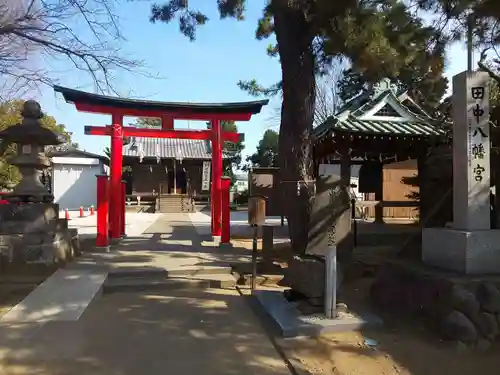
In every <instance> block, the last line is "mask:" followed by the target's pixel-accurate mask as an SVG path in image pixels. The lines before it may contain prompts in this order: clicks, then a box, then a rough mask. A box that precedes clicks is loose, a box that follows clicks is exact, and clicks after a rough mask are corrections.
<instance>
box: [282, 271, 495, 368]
mask: <svg viewBox="0 0 500 375" xmlns="http://www.w3.org/2000/svg"><path fill="white" fill-rule="evenodd" d="M370 283H371V280H370V279H362V280H360V281H358V282H356V283H350V284H349V287H348V289H349V290H348V291H346V295H347V294H348V295H349V296H350V297H353V295H355V294H356V296H354V300H358V303H357V302H354V303H355V304H356V305H358V306H359V301H360V300H361V299H364V300H365V303H366V301H367V300H368V299H367V298H366V295H367V293H368V290H369V285H370ZM379 315H381V316H382V317H383V319H384V322H385V325H384V327H382V328H380V329H377V330H372V331H365V332H346V333H339V334H333V335H326V336H324V337H321V338H319V339H293V340H281V344H282V345H283V348H284V349H285V351H286V352H287V355H288V356H290V357H292V358H295V359H296V360H298V361H299V362H301V363H302V365H303V366H304V367H305V368H306V369H307V370H308V371H309V372H310V373H312V374H325V375H446V374H449V375H475V374H478V375H479V374H480V375H496V374H498V373H499V368H500V356H499V350H500V345H494V346H492V347H490V348H489V349H488V350H486V351H478V350H472V349H468V348H465V347H464V346H462V345H458V344H456V343H450V342H445V341H442V340H439V339H438V338H437V337H436V336H435V335H433V334H432V333H431V332H429V331H428V329H426V328H424V327H423V326H422V325H419V324H418V322H416V321H405V320H401V319H398V317H394V316H389V315H385V314H383V313H379Z"/></svg>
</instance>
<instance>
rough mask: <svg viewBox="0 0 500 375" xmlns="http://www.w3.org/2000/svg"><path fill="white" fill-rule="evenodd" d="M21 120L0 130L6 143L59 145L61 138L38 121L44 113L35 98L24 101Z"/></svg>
mask: <svg viewBox="0 0 500 375" xmlns="http://www.w3.org/2000/svg"><path fill="white" fill-rule="evenodd" d="M21 114H22V116H23V121H22V122H21V123H20V124H16V125H14V126H10V127H8V128H7V129H5V130H3V131H0V139H2V140H3V141H4V142H6V143H19V144H36V145H40V146H48V145H59V144H61V143H63V140H62V139H60V137H59V136H58V135H57V134H56V133H54V132H53V131H51V130H49V129H47V128H44V127H43V126H42V124H41V122H40V119H41V118H43V116H44V114H43V112H42V109H41V107H40V104H39V103H38V102H36V101H35V100H28V101H26V102H25V103H24V106H23V111H22V113H21Z"/></svg>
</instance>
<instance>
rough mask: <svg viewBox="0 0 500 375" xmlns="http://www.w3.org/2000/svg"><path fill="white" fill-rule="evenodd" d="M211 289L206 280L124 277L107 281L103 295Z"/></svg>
mask: <svg viewBox="0 0 500 375" xmlns="http://www.w3.org/2000/svg"><path fill="white" fill-rule="evenodd" d="M209 287H210V283H209V282H208V281H206V280H189V279H167V278H162V279H160V278H151V277H123V278H113V279H109V280H107V281H106V282H105V283H104V285H103V288H102V291H103V293H119V292H145V291H151V290H197V289H206V288H209Z"/></svg>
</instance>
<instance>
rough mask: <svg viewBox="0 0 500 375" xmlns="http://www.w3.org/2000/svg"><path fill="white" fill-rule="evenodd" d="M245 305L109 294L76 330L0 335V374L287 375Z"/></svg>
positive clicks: (62, 327) (216, 294)
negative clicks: (0, 359) (0, 365)
mask: <svg viewBox="0 0 500 375" xmlns="http://www.w3.org/2000/svg"><path fill="white" fill-rule="evenodd" d="M244 298H245V297H241V296H239V295H238V294H237V293H236V292H235V291H227V290H226V291H222V290H206V291H183V292H176V294H168V295H167V294H149V295H141V294H138V293H137V294H129V293H124V294H112V295H107V296H103V297H102V298H101V299H99V300H97V301H95V302H94V303H93V304H92V305H91V306H90V308H89V309H88V310H87V311H86V312H85V314H84V315H83V317H82V318H81V319H80V320H79V321H77V322H49V323H46V324H44V325H42V326H35V325H31V326H18V327H14V326H11V327H0V357H1V358H2V361H1V364H2V367H1V368H0V372H1V373H2V374H3V375H11V374H12V375H13V374H16V375H21V374H23V375H24V374H26V375H28V374H30V375H32V374H36V375H62V374H64V375H138V374H145V375H146V374H147V375H165V374H190V375H191V374H193V375H195V374H200V375H202V374H203V375H233V374H234V375H236V374H238V375H256V374H259V375H271V374H272V375H275V374H276V375H280V374H282V375H288V374H290V372H289V370H288V369H287V367H286V365H285V363H284V361H283V359H282V358H281V357H280V356H279V355H278V353H277V352H276V350H275V349H274V347H273V346H272V344H271V342H270V341H269V339H268V337H267V336H266V334H265V333H264V332H263V330H262V329H261V328H260V325H259V323H258V321H257V320H256V319H255V317H254V316H253V314H252V312H251V311H250V310H249V308H248V306H247V304H246V302H245V301H244ZM21 332H22V335H21V336H22V337H20V335H19V333H21ZM16 333H17V334H16ZM23 337H24V338H23ZM9 347H10V348H11V349H10V350H9V349H8V348H9Z"/></svg>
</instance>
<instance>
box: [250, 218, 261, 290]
mask: <svg viewBox="0 0 500 375" xmlns="http://www.w3.org/2000/svg"><path fill="white" fill-rule="evenodd" d="M258 230H259V227H258V226H257V225H254V226H253V239H252V290H255V289H256V287H257V236H258Z"/></svg>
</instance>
